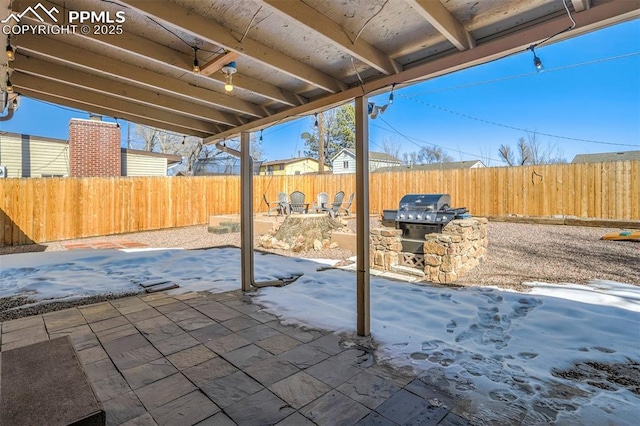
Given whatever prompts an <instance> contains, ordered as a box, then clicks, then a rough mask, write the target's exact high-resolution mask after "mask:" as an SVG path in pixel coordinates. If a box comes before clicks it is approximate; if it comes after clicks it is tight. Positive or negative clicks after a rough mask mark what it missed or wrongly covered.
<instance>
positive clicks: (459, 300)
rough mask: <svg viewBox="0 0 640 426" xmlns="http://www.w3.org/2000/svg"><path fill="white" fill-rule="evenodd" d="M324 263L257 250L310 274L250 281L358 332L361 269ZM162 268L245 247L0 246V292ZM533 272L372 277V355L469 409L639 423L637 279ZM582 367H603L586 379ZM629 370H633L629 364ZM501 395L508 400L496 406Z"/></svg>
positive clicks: (225, 265)
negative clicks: (0, 251)
mask: <svg viewBox="0 0 640 426" xmlns="http://www.w3.org/2000/svg"><path fill="white" fill-rule="evenodd" d="M323 266H324V265H318V263H317V262H313V261H309V260H305V259H298V258H289V257H280V256H276V255H271V254H259V253H257V254H256V256H255V268H256V279H257V280H258V281H261V280H272V279H277V278H281V277H284V276H290V275H292V274H296V273H303V274H304V275H303V276H302V277H301V278H300V279H298V280H297V281H296V282H295V283H294V284H291V285H289V286H287V287H283V288H273V287H272V288H264V289H261V290H259V291H257V292H256V293H255V300H256V301H257V302H258V303H260V304H262V305H264V306H266V307H267V308H268V309H269V310H270V311H271V312H272V313H274V314H276V315H278V316H280V317H281V319H283V320H285V321H289V322H295V323H302V324H307V325H310V326H314V327H321V328H326V329H331V330H336V331H339V332H340V331H344V332H349V333H353V332H354V330H355V322H356V320H355V309H356V306H355V279H356V277H355V274H354V273H352V272H347V271H343V270H337V269H329V270H324V268H323ZM157 279H166V280H171V281H173V282H175V283H177V284H179V285H180V289H177V290H173V292H179V291H211V292H223V291H229V290H236V289H239V288H240V250H238V249H236V248H222V249H210V250H193V251H192V250H155V251H133V252H124V251H117V250H92V251H81V252H56V253H32V254H16V255H5V256H0V280H1V281H0V298H2V297H10V296H16V295H18V296H28V297H29V298H30V299H34V300H39V301H40V302H39V303H46V302H48V301H60V300H74V299H78V298H82V297H90V296H95V295H99V294H107V293H130V292H135V291H139V290H140V287H139V286H138V283H140V282H144V281H146V280H157ZM531 285H532V291H531V292H530V293H517V292H509V291H504V290H498V289H495V288H487V287H484V288H449V287H434V286H428V285H415V284H407V283H403V282H397V281H391V280H387V279H384V278H377V277H371V330H372V335H373V337H374V338H375V340H376V341H377V342H378V343H379V348H378V350H377V355H378V357H379V358H382V359H388V360H389V361H391V362H393V363H396V364H400V365H411V366H412V367H414V368H415V369H417V370H427V369H428V370H429V371H428V372H427V373H425V374H424V375H423V376H422V380H423V381H424V382H425V383H431V384H434V385H437V386H439V387H441V388H445V389H448V390H449V391H450V392H451V393H452V394H454V395H457V396H458V397H460V398H462V399H464V400H467V401H469V405H468V408H467V409H466V411H465V412H464V413H463V414H464V415H465V416H468V418H470V419H474V418H475V419H483V420H484V421H497V422H506V423H510V421H512V420H513V421H515V420H522V419H523V416H525V415H526V416H527V417H526V420H528V423H535V422H536V421H540V422H542V421H543V420H544V419H545V417H544V414H545V413H549V412H556V411H557V412H558V416H557V419H556V421H558V422H559V423H571V424H607V423H612V422H613V423H615V424H635V420H637V418H638V417H639V416H640V400H639V395H638V392H639V389H638V376H639V375H640V366H639V365H638V363H639V361H640V345H639V342H640V287H637V286H633V285H629V284H622V283H615V282H611V281H594V282H592V283H590V284H589V285H577V284H562V285H557V284H544V283H532V284H531ZM606 365H608V366H611V365H619V366H620V365H621V366H625V367H623V368H622V369H621V370H619V371H618V373H620V371H621V373H620V374H621V375H622V377H617V376H616V374H617V373H616V372H611V371H610V370H611V369H612V368H613V367H606V368H605V369H604V370H602V368H600V367H601V366H606ZM594 366H595V367H594ZM589 368H591V369H593V368H596V369H598V368H600V369H599V370H598V371H600V372H601V373H602V371H605V370H606V371H609V372H610V374H609V375H608V376H607V375H606V374H605V376H606V377H605V378H604V380H603V379H602V378H600V379H598V378H597V377H596V378H594V377H591V376H589V375H588V374H587V371H588V370H589ZM607 369H608V370H607ZM613 369H614V370H615V368H613ZM629 371H631V372H633V374H634V376H633V377H624V376H625V374H627V373H628V372H629ZM592 373H593V372H592ZM567 378H573V379H574V380H568V379H567ZM577 379H581V380H577ZM621 383H622V384H621ZM505 402H507V403H508V407H510V410H512V411H508V410H507V411H508V412H505V411H504V408H503V407H504V406H505V404H504V403H505ZM497 404H499V405H497ZM498 406H499V407H500V408H497V407H498Z"/></svg>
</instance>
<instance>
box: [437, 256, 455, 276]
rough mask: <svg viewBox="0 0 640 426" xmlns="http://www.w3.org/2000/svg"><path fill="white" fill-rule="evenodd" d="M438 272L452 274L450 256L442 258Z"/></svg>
mask: <svg viewBox="0 0 640 426" xmlns="http://www.w3.org/2000/svg"><path fill="white" fill-rule="evenodd" d="M440 270H441V271H442V272H452V271H453V265H452V264H451V256H443V257H442V264H441V265H440Z"/></svg>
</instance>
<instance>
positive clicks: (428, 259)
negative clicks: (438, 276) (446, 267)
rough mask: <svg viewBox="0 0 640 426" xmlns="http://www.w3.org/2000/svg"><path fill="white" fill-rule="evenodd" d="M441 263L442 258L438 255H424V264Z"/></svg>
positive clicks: (438, 264) (436, 264)
mask: <svg viewBox="0 0 640 426" xmlns="http://www.w3.org/2000/svg"><path fill="white" fill-rule="evenodd" d="M441 263H442V258H441V257H440V256H436V255H435V254H425V255H424V264H425V265H427V266H440V264H441Z"/></svg>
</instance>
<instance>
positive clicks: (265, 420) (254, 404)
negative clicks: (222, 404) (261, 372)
mask: <svg viewBox="0 0 640 426" xmlns="http://www.w3.org/2000/svg"><path fill="white" fill-rule="evenodd" d="M225 411H226V412H227V414H228V415H229V417H231V419H232V420H233V421H234V422H236V423H237V424H239V425H243V426H260V425H271V424H275V423H278V422H279V421H280V420H282V419H284V418H286V417H288V416H289V415H291V414H293V412H294V411H295V410H294V409H293V408H291V407H290V406H289V405H288V404H287V403H286V402H284V401H283V400H281V399H280V398H278V397H277V396H275V395H274V394H273V393H271V392H270V391H269V390H268V389H263V390H261V391H260V392H258V393H254V394H253V395H251V396H248V397H246V398H245V399H243V400H242V401H240V402H237V403H235V404H234V405H232V406H231V407H228V408H227V409H226V410H225Z"/></svg>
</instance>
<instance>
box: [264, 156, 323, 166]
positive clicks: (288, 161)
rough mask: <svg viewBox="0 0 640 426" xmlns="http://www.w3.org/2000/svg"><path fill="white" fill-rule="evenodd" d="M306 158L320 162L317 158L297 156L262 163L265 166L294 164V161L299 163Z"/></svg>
mask: <svg viewBox="0 0 640 426" xmlns="http://www.w3.org/2000/svg"><path fill="white" fill-rule="evenodd" d="M305 160H309V161H315V162H316V163H317V162H318V160H316V159H315V158H311V157H296V158H286V159H284V160H271V161H265V162H264V163H262V165H263V166H273V165H276V164H292V163H298V162H300V161H305Z"/></svg>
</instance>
